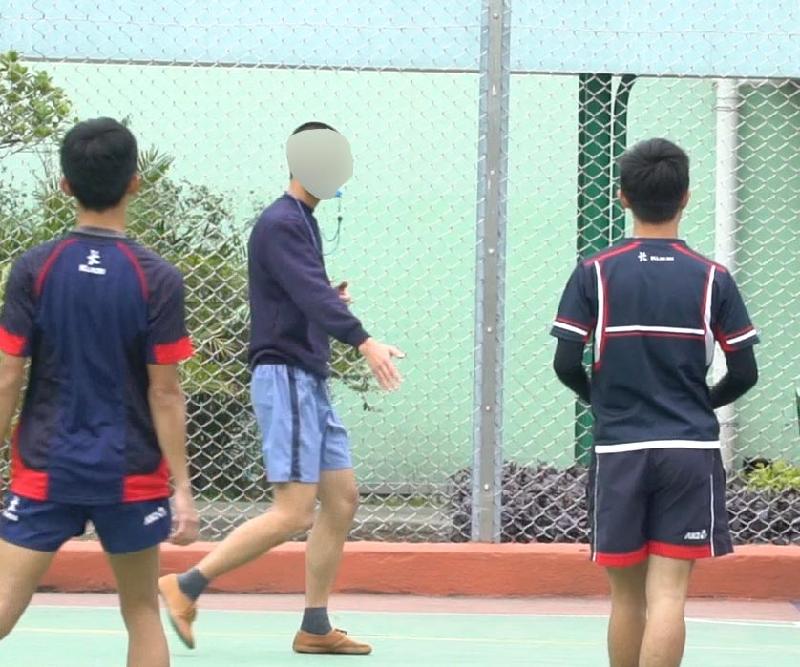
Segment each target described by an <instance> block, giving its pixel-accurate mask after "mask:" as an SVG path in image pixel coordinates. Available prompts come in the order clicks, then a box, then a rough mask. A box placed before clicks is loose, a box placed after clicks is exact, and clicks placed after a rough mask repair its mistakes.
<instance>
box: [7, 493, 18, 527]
mask: <svg viewBox="0 0 800 667" xmlns="http://www.w3.org/2000/svg"><path fill="white" fill-rule="evenodd" d="M18 509H19V498H18V497H17V496H11V502H10V503H8V507H6V509H5V511H4V512H3V516H4V517H5V518H6V519H8V520H9V521H19V514H17V510H18Z"/></svg>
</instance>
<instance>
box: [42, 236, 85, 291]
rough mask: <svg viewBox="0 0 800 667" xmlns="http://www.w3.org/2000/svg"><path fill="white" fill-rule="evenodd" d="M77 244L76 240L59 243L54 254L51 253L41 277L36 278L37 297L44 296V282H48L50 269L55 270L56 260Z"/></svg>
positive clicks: (43, 267)
mask: <svg viewBox="0 0 800 667" xmlns="http://www.w3.org/2000/svg"><path fill="white" fill-rule="evenodd" d="M73 243H75V239H68V240H66V241H62V242H61V243H59V244H58V245H57V246H56V247H55V249H54V250H53V252H52V253H50V257H48V258H47V261H46V262H45V263H44V266H42V270H41V271H39V275H38V276H37V277H36V284H35V286H34V292H35V294H36V296H37V297H40V296H41V295H42V290H43V289H44V281H45V280H47V276H48V274H49V273H50V269H52V268H53V264H55V263H56V260H57V259H58V258H59V257H60V256H61V253H62V252H64V251H65V250H66V249H67V248H68V247H69V246H71V245H72V244H73Z"/></svg>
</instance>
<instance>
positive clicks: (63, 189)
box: [58, 176, 72, 197]
mask: <svg viewBox="0 0 800 667" xmlns="http://www.w3.org/2000/svg"><path fill="white" fill-rule="evenodd" d="M58 186H59V187H60V188H61V192H63V193H64V194H65V195H67V197H71V196H72V188H71V187H70V186H69V181H67V179H66V178H64V177H63V176H62V178H61V180H60V181H59V182H58Z"/></svg>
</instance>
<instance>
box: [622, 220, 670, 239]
mask: <svg viewBox="0 0 800 667" xmlns="http://www.w3.org/2000/svg"><path fill="white" fill-rule="evenodd" d="M678 222H679V220H670V221H669V222H659V223H652V222H642V221H641V220H634V221H633V235H634V237H636V238H637V239H677V238H678Z"/></svg>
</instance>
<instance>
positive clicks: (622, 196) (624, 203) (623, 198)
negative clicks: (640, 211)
mask: <svg viewBox="0 0 800 667" xmlns="http://www.w3.org/2000/svg"><path fill="white" fill-rule="evenodd" d="M617 197H619V202H620V204H622V208H630V207H631V203H630V202H629V201H628V198H627V197H626V196H625V193H624V192H623V191H622V188H620V189H619V190H617Z"/></svg>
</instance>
